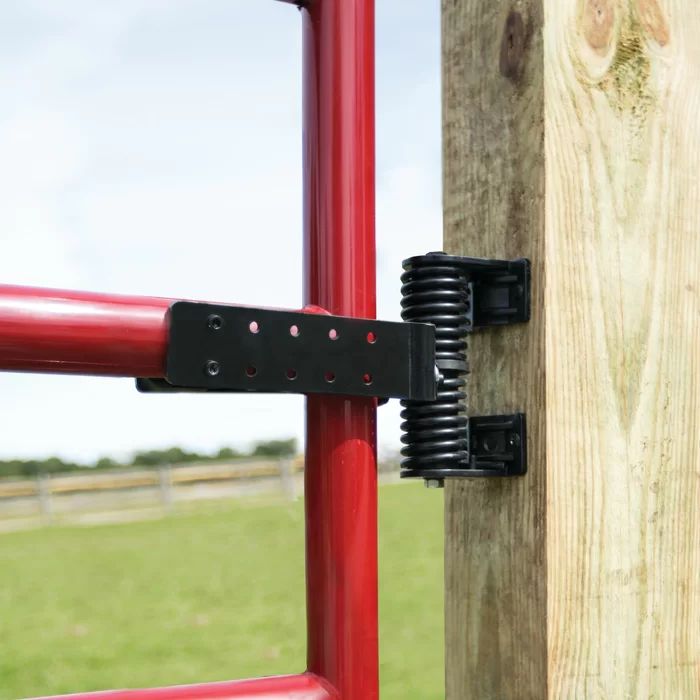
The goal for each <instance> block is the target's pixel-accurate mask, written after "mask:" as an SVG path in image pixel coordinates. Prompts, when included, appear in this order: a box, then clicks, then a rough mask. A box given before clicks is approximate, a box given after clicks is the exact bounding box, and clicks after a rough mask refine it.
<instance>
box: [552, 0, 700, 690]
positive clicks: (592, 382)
mask: <svg viewBox="0 0 700 700" xmlns="http://www.w3.org/2000/svg"><path fill="white" fill-rule="evenodd" d="M545 26H546V30H545V95H546V108H545V114H546V125H545V129H546V138H545V143H546V162H547V172H546V212H547V221H546V234H545V238H546V260H547V262H546V269H547V292H546V297H545V308H546V311H545V313H546V329H547V331H546V332H547V343H546V346H547V362H546V367H547V404H546V406H547V409H546V411H547V426H548V435H549V437H548V440H547V457H548V465H547V477H548V478H547V484H548V494H547V502H548V512H547V523H548V533H547V561H548V565H549V566H548V572H549V573H548V592H547V601H548V605H547V608H548V634H549V644H548V647H549V675H550V685H551V688H550V692H551V695H552V697H577V698H578V697H581V698H657V699H664V698H698V697H700V297H699V296H698V295H699V294H700V177H699V172H700V12H699V10H698V5H697V2H694V1H693V0H685V1H683V0H675V1H669V2H659V1H658V0H625V1H624V2H622V1H620V2H612V0H606V1H603V0H597V1H593V0H589V1H587V2H573V1H572V0H567V1H565V2H562V1H560V2H550V3H547V13H546V21H545Z"/></svg>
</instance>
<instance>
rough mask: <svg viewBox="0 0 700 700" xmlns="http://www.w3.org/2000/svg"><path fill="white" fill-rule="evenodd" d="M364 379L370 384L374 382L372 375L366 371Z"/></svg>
mask: <svg viewBox="0 0 700 700" xmlns="http://www.w3.org/2000/svg"><path fill="white" fill-rule="evenodd" d="M362 381H363V382H364V383H365V384H367V386H369V385H370V384H371V383H372V375H371V374H370V373H369V372H365V373H364V374H363V375H362Z"/></svg>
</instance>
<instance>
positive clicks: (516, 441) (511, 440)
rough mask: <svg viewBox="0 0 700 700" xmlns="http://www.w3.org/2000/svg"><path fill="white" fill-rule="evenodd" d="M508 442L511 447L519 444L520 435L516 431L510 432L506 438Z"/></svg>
mask: <svg viewBox="0 0 700 700" xmlns="http://www.w3.org/2000/svg"><path fill="white" fill-rule="evenodd" d="M508 444H509V445H510V446H511V447H517V446H518V445H519V444H520V435H518V433H511V435H510V437H509V438H508Z"/></svg>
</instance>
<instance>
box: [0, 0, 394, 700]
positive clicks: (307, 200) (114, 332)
mask: <svg viewBox="0 0 700 700" xmlns="http://www.w3.org/2000/svg"><path fill="white" fill-rule="evenodd" d="M301 14H302V18H303V34H304V297H305V304H306V307H305V310H306V311H308V312H310V313H324V312H330V313H334V314H341V315H344V316H355V317H364V318H374V317H375V315H376V308H375V238H374V0H323V1H322V2H321V1H319V0H310V1H309V2H308V3H307V4H306V6H305V7H304V8H303V9H302V11H301ZM170 303H171V300H168V299H157V298H138V297H120V296H113V295H97V294H83V293H78V292H58V291H53V290H37V289H30V288H19V287H7V286H5V287H0V369H10V370H12V369H14V370H26V371H48V372H73V373H82V374H96V375H115V376H148V377H161V376H163V370H164V358H165V351H166V343H167V317H166V311H167V307H168V306H169V304H170ZM378 342H381V339H379V341H378ZM306 410H307V442H306V472H305V482H306V499H305V508H306V575H307V620H308V652H307V656H308V673H306V674H302V675H299V676H287V677H281V678H271V679H259V680H252V681H239V682H233V683H223V684H221V683H219V684H208V685H201V686H190V687H175V688H161V689H155V690H134V691H110V692H107V693H92V694H91V693H88V694H81V695H74V696H71V697H72V698H74V700H92V699H94V700H98V699H102V698H109V699H114V698H125V700H166V699H167V700H171V699H173V700H174V699H184V698H188V699H192V700H195V699H200V698H201V699H205V698H228V697H230V698H270V699H272V698H287V699H288V700H295V699H297V698H298V699H301V698H305V699H307V700H317V699H318V700H320V699H322V698H342V700H377V698H378V696H379V671H378V631H377V617H378V615H377V612H378V611H377V607H378V606H377V470H376V401H374V400H367V399H362V398H344V397H320V396H312V397H309V398H308V399H307V409H306Z"/></svg>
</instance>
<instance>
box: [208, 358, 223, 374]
mask: <svg viewBox="0 0 700 700" xmlns="http://www.w3.org/2000/svg"><path fill="white" fill-rule="evenodd" d="M204 371H205V372H206V373H207V374H208V375H209V376H210V377H216V375H217V374H219V372H221V365H220V364H219V363H218V362H217V361H216V360H209V362H207V364H206V365H205V366H204Z"/></svg>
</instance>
